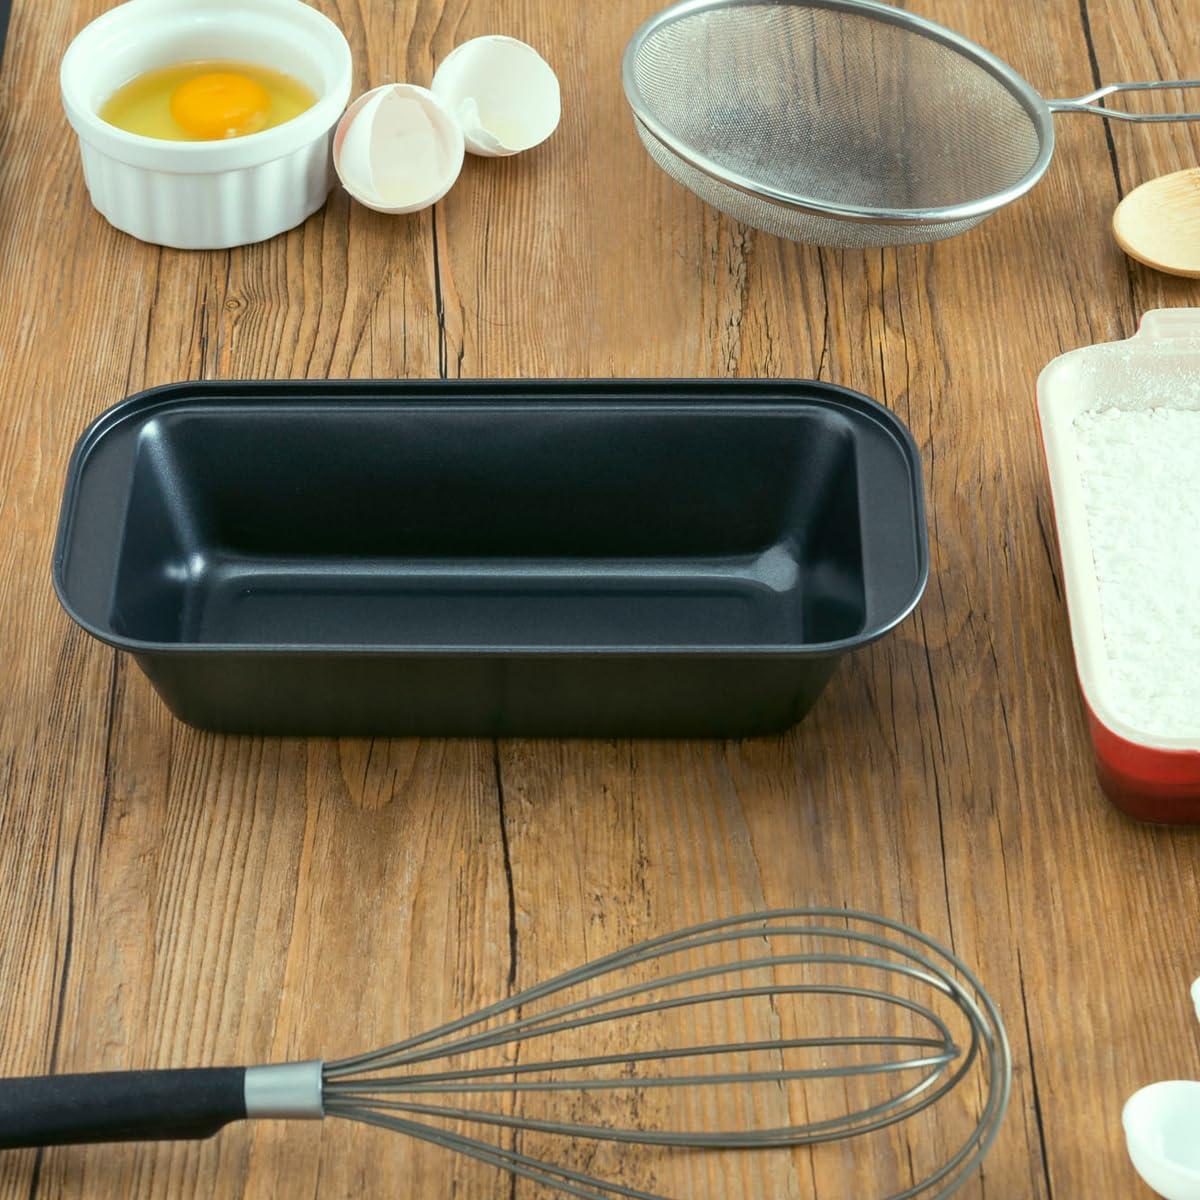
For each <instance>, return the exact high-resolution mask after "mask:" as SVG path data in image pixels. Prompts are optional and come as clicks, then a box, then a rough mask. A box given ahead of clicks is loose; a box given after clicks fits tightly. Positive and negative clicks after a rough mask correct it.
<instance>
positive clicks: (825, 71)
mask: <svg viewBox="0 0 1200 1200" xmlns="http://www.w3.org/2000/svg"><path fill="white" fill-rule="evenodd" d="M624 74H625V90H626V95H627V96H628V98H629V102H630V104H631V106H632V107H633V110H634V114H635V116H636V117H637V122H638V132H639V134H640V135H641V138H642V141H643V142H644V143H645V145H646V148H647V149H648V150H649V152H650V154H651V155H652V156H653V158H654V160H655V161H656V162H657V163H658V164H659V166H660V167H662V168H663V170H665V171H666V172H667V173H668V174H669V175H671V176H672V177H673V178H675V179H676V180H678V181H679V182H680V183H682V184H683V185H684V186H685V187H688V188H690V189H691V190H692V191H693V192H695V193H696V194H697V195H698V196H700V197H701V199H703V200H705V201H706V202H707V203H709V204H711V205H713V206H714V207H715V208H718V209H720V210H721V211H723V212H726V213H728V214H729V215H730V216H733V217H735V218H737V219H738V220H740V221H743V222H745V223H747V224H749V225H753V226H756V227H757V228H759V229H763V230H766V231H767V232H769V233H773V234H777V235H779V236H782V237H787V238H791V239H793V240H796V241H803V242H815V243H817V244H820V245H826V246H852V247H865V246H881V245H896V244H902V243H908V242H927V241H934V240H937V239H939V238H945V237H951V236H953V235H954V234H958V233H962V232H964V231H966V230H967V229H970V228H971V227H972V226H973V225H975V224H976V223H977V222H979V221H981V220H982V219H983V218H984V217H986V216H988V215H989V214H990V213H992V212H994V211H995V210H996V209H997V208H999V207H1001V206H1002V205H1004V204H1007V203H1008V202H1009V201H1011V200H1014V199H1016V198H1017V197H1018V196H1020V195H1022V194H1024V193H1025V192H1026V191H1028V190H1029V189H1030V188H1031V187H1033V185H1034V184H1035V183H1036V182H1037V181H1038V179H1039V178H1040V177H1041V175H1042V173H1043V172H1044V171H1045V169H1046V167H1047V166H1048V165H1049V162H1050V158H1051V156H1052V154H1053V151H1054V124H1053V119H1052V116H1051V113H1052V110H1055V109H1060V108H1061V109H1063V110H1074V111H1091V112H1100V113H1104V114H1105V115H1114V116H1120V115H1125V114H1120V113H1109V112H1107V110H1104V109H1099V108H1097V107H1095V106H1094V105H1089V104H1087V103H1086V100H1090V99H1094V97H1088V98H1085V99H1084V100H1080V101H1063V102H1056V103H1053V104H1052V103H1047V101H1045V100H1043V99H1042V98H1041V97H1040V96H1039V95H1038V94H1037V93H1036V92H1035V91H1034V90H1033V88H1032V87H1030V85H1029V84H1028V83H1026V82H1025V81H1024V80H1023V79H1022V78H1021V77H1020V76H1019V75H1017V74H1016V73H1015V72H1014V71H1013V70H1011V68H1009V67H1007V66H1006V65H1005V64H1004V63H1002V62H1000V61H999V60H998V59H996V58H995V57H993V56H992V55H991V54H989V53H988V52H987V51H986V50H983V49H982V48H981V47H979V46H976V45H975V44H974V43H973V42H970V41H968V40H966V39H965V38H962V37H959V36H958V35H957V34H954V33H952V32H950V31H949V30H946V29H943V28H942V27H941V26H938V25H935V24H933V23H932V22H929V21H925V20H923V19H922V18H920V17H916V16H913V15H912V14H910V13H906V12H903V11H901V10H899V9H895V8H892V7H890V6H888V5H884V4H879V3H875V2H873V0H684V2H683V3H680V4H677V5H675V6H674V7H673V8H671V9H668V10H667V11H666V12H664V13H661V14H660V15H659V16H657V17H655V18H652V19H651V20H650V21H648V22H647V23H646V24H645V25H644V26H643V27H642V28H641V30H639V32H638V33H637V35H636V36H635V37H634V39H633V41H632V42H631V43H630V45H629V48H628V50H627V51H626V55H625V64H624ZM1121 86H1124V85H1121ZM1138 86H1143V85H1138ZM1152 86H1156V87H1157V86H1179V85H1152ZM1113 90H1116V89H1113ZM1179 115H1180V116H1188V115H1191V114H1179ZM1127 119H1136V118H1129V117H1128V116H1127ZM1156 119H1165V118H1162V117H1158V118H1156Z"/></svg>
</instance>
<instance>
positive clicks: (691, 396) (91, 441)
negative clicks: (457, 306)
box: [52, 379, 929, 658]
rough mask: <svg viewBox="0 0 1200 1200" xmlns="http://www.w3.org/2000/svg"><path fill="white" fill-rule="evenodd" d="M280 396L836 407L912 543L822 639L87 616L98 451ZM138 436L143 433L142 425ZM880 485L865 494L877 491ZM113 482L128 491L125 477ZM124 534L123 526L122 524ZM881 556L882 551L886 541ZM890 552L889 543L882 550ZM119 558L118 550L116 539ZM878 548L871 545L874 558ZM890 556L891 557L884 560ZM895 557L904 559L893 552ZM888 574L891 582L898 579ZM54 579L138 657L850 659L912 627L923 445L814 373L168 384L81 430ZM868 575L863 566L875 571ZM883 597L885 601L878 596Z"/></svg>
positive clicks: (103, 633)
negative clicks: (618, 640)
mask: <svg viewBox="0 0 1200 1200" xmlns="http://www.w3.org/2000/svg"><path fill="white" fill-rule="evenodd" d="M275 405H278V408H279V412H280V414H283V413H285V412H286V410H288V409H289V408H292V409H294V410H296V409H299V410H302V411H305V412H307V411H310V410H311V411H313V412H316V411H326V412H327V413H329V414H332V413H333V412H334V410H336V413H337V416H336V420H338V421H343V420H344V421H345V422H347V423H349V422H353V421H354V419H355V414H356V413H364V412H367V413H372V412H379V411H386V410H394V411H395V415H396V419H397V420H404V419H405V415H406V414H407V413H415V412H418V411H430V410H439V409H442V408H444V409H445V410H446V411H453V410H456V409H466V408H468V407H470V408H473V409H474V410H476V411H480V412H483V411H492V410H494V411H495V412H496V413H497V414H511V413H514V412H522V411H527V412H529V413H530V414H532V415H533V417H534V419H536V417H537V415H538V414H548V413H554V412H560V413H562V412H594V413H596V414H601V413H603V414H605V415H609V414H616V413H619V412H621V411H629V412H631V413H635V412H648V411H661V412H662V413H664V414H675V415H679V414H684V413H690V412H708V413H714V412H722V413H727V415H730V416H734V415H737V416H745V417H746V418H750V417H751V416H752V415H753V414H754V411H755V410H756V409H758V410H762V411H766V410H771V411H772V412H774V411H776V410H780V411H782V410H783V409H786V408H790V407H795V408H797V409H799V408H811V409H817V410H824V411H827V412H829V413H834V414H838V415H839V416H840V417H841V418H844V419H845V420H846V421H847V422H848V427H849V428H851V429H857V430H859V431H860V432H861V431H866V430H868V429H869V430H872V431H874V432H875V433H876V434H882V435H884V437H885V440H886V441H887V442H889V443H890V445H891V447H892V449H893V450H894V451H895V453H896V455H897V456H898V461H899V462H900V463H902V464H903V471H904V474H905V476H906V479H907V483H906V485H905V488H904V495H903V496H900V495H894V496H891V497H889V498H888V501H887V503H888V504H889V505H891V506H892V507H893V512H892V514H891V516H889V518H888V520H889V521H890V522H891V523H892V524H893V525H894V526H897V527H902V528H903V529H904V530H905V538H906V539H908V540H909V542H910V544H909V545H908V547H907V548H905V550H904V553H903V554H901V555H899V557H900V558H907V560H908V561H907V562H906V563H905V564H904V565H901V566H897V565H896V562H895V561H892V562H887V561H883V562H881V563H872V564H871V568H870V572H871V574H872V575H873V576H874V578H864V588H872V587H876V590H878V591H879V592H880V594H883V593H886V598H885V599H883V600H881V601H879V603H877V604H872V597H870V596H869V597H868V599H867V601H866V602H865V603H867V605H868V608H869V609H870V611H869V612H868V613H867V619H866V620H865V622H864V626H863V628H861V629H860V630H859V631H857V632H856V633H854V634H853V635H852V636H845V637H839V638H836V639H831V640H824V641H818V642H803V641H801V642H793V643H778V644H777V643H771V642H729V643H709V642H700V643H689V642H679V643H671V642H669V641H663V642H650V643H636V642H633V643H628V644H607V643H606V644H589V643H588V642H587V641H586V640H578V641H572V642H563V643H556V644H529V645H527V644H521V643H517V644H505V643H503V642H499V641H498V642H496V643H494V644H489V645H480V644H477V643H468V644H459V643H455V642H453V641H447V642H440V643H437V644H432V643H429V644H427V643H424V642H416V643H409V642H405V641H401V640H397V641H395V642H381V641H375V642H364V643H358V642H346V641H327V642H318V641H313V642H309V641H303V640H300V641H296V640H280V641H266V640H264V641H259V642H253V643H250V642H245V641H182V640H181V641H170V640H155V639H152V638H141V637H133V636H128V635H126V634H122V633H121V632H119V631H116V630H114V629H113V628H111V627H109V625H107V624H106V623H105V622H103V621H99V620H95V619H91V618H89V617H88V616H87V615H85V614H84V613H82V612H80V611H79V608H78V606H77V604H76V603H75V599H74V597H73V596H72V589H71V587H70V585H69V583H68V581H67V578H66V573H67V564H68V560H69V558H70V556H71V555H72V554H73V553H75V552H76V551H77V549H78V547H77V546H76V540H77V537H78V529H77V525H78V519H79V504H80V495H81V486H82V480H83V477H84V475H85V474H86V473H87V472H88V471H89V470H90V469H91V468H92V466H93V460H94V457H95V455H96V453H97V450H98V448H103V447H104V446H105V445H106V443H107V442H108V441H109V440H111V439H113V438H115V437H118V436H128V431H129V430H135V431H136V430H137V429H138V428H140V427H142V426H145V425H146V424H147V423H149V422H150V421H152V420H154V419H156V418H157V417H160V416H162V415H164V414H175V413H185V412H186V413H189V414H192V415H197V414H208V413H212V412H214V410H220V411H222V412H233V411H236V410H238V409H239V408H240V409H244V410H246V411H249V410H251V409H254V410H256V411H257V410H260V409H263V408H264V407H269V406H275ZM133 436H134V437H136V436H137V435H136V433H134V434H133ZM872 482H873V481H872V480H865V481H863V484H862V490H864V491H865V492H867V493H869V492H870V490H871V485H872ZM114 486H123V484H122V482H121V481H117V482H116V483H115V484H114ZM110 533H112V534H113V536H114V537H116V536H118V531H115V530H112V531H110ZM873 549H874V550H876V551H878V550H879V549H880V547H874V548H873ZM883 549H884V550H886V549H887V547H883ZM112 552H113V553H116V547H115V546H113V547H112ZM867 553H868V548H866V547H864V549H863V554H864V556H865V555H866V554H867ZM883 557H884V558H885V559H886V558H887V555H886V554H885V555H884V556H883ZM892 557H893V559H894V558H895V557H897V556H895V555H893V556H892ZM889 572H890V575H891V577H890V578H887V577H888V575H889ZM52 573H53V581H54V587H55V590H56V592H57V595H58V598H59V600H60V602H61V604H62V606H63V608H64V609H65V611H66V612H67V614H68V615H69V616H70V617H71V618H72V620H73V621H75V623H76V624H78V625H79V626H80V627H81V628H83V629H84V630H85V631H86V632H88V633H90V634H91V635H92V636H93V637H95V638H97V639H98V640H100V641H101V642H104V643H106V644H107V645H110V646H113V647H115V648H117V649H120V650H124V651H128V652H131V653H133V654H135V655H169V656H173V657H174V656H179V657H184V656H206V657H211V656H215V655H236V656H246V655H305V656H313V657H317V656H337V657H347V658H348V657H372V656H397V657H399V656H402V657H409V656H421V657H429V656H435V657H444V656H467V657H480V658H487V657H525V656H530V657H540V656H564V655H566V656H586V657H591V656H598V657H615V656H616V657H619V656H636V657H641V656H696V655H701V656H715V657H749V658H777V657H780V656H784V657H792V658H825V657H832V656H838V655H841V654H843V653H846V652H848V651H850V650H853V649H855V648H857V647H859V646H863V645H866V644H868V643H870V642H873V641H875V640H877V639H878V638H881V637H883V636H884V635H886V634H887V633H889V632H890V631H891V630H892V629H894V628H895V627H896V626H897V625H898V624H900V623H901V622H902V621H903V620H904V619H905V618H906V617H907V616H909V615H910V614H911V612H912V611H913V609H914V608H915V607H916V605H917V603H918V602H919V600H920V598H921V595H922V594H923V592H924V589H925V586H926V583H927V580H928V574H929V559H928V544H927V531H926V519H925V499H924V489H923V483H922V474H921V463H920V454H919V451H918V449H917V446H916V443H915V442H914V440H913V437H912V435H911V433H910V432H909V430H908V429H907V427H906V426H905V424H904V423H903V422H902V421H901V420H900V419H899V418H898V417H897V416H895V415H894V414H893V413H892V412H891V411H890V410H888V409H887V408H885V407H883V406H882V405H880V404H878V403H877V402H876V401H874V400H872V399H870V398H869V397H867V396H864V395H862V394H860V393H857V392H853V391H850V390H848V389H845V388H840V387H837V386H835V385H832V384H826V383H821V382H816V381H791V380H788V381H772V380H702V379H696V380H687V379H664V380H619V379H614V380H478V381H441V380H431V381H383V380H378V381H364V380H345V381H342V380H328V381H325V380H322V381H283V380H280V381H228V382H226V381H202V382H183V383H178V384H169V385H165V386H163V387H158V388H154V389H150V390H148V391H145V392H141V393H138V394H136V395H133V396H131V397H129V398H127V399H125V400H123V401H121V402H120V403H118V404H116V405H114V406H113V407H111V408H109V409H108V410H106V411H105V412H103V413H102V414H101V415H100V416H98V417H97V418H96V419H95V420H94V421H93V422H92V423H91V424H90V425H89V426H88V428H87V429H86V430H85V431H84V433H83V434H82V435H81V436H80V438H79V440H78V442H77V444H76V446H75V449H74V452H73V453H72V456H71V459H70V464H69V467H68V471H67V478H66V483H65V487H64V494H63V500H62V506H61V510H60V516H59V525H58V533H57V537H56V541H55V548H54V561H53V572H52ZM867 574H868V571H867V567H866V565H865V564H864V577H865V576H866V575H867ZM874 599H878V597H875V598H874Z"/></svg>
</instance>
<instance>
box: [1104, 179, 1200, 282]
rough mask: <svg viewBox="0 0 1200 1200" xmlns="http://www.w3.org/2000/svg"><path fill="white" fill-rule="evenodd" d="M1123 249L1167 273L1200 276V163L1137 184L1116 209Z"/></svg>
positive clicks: (1117, 232) (1115, 230) (1115, 223)
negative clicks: (1196, 165) (1184, 169)
mask: <svg viewBox="0 0 1200 1200" xmlns="http://www.w3.org/2000/svg"><path fill="white" fill-rule="evenodd" d="M1113 233H1114V234H1115V235H1116V238H1117V241H1118V243H1120V246H1121V249H1122V250H1124V251H1125V253H1126V254H1128V255H1129V256H1130V257H1131V258H1136V259H1137V260H1138V262H1144V263H1145V264H1146V265H1147V266H1148V267H1153V268H1154V269H1155V270H1156V271H1165V272H1166V273H1167V274H1168V275H1187V276H1190V277H1191V278H1200V167H1189V168H1188V169H1187V170H1186V171H1175V172H1174V173H1173V174H1171V175H1163V176H1161V177H1159V178H1158V179H1151V180H1150V182H1149V183H1143V184H1142V186H1141V187H1138V188H1134V190H1133V191H1132V192H1130V193H1129V195H1128V196H1126V197H1125V199H1124V200H1122V201H1121V203H1120V204H1118V205H1117V211H1116V212H1115V213H1114V214H1113Z"/></svg>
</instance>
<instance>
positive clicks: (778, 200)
mask: <svg viewBox="0 0 1200 1200" xmlns="http://www.w3.org/2000/svg"><path fill="white" fill-rule="evenodd" d="M721 8H824V9H833V10H835V11H838V12H848V13H855V14H857V15H859V16H867V17H870V18H873V19H875V20H879V21H884V22H887V23H889V24H892V25H898V26H900V27H902V28H904V29H907V30H909V31H911V32H914V33H917V34H919V35H921V36H924V37H928V38H930V39H932V40H933V41H936V42H940V43H941V44H942V45H945V46H949V47H950V48H951V49H953V50H955V51H957V52H958V53H959V54H961V55H963V57H965V58H967V59H969V60H970V61H971V62H973V63H974V64H975V65H976V66H979V67H982V68H983V69H984V70H985V71H987V72H988V74H989V75H991V76H992V77H993V78H994V79H996V80H997V81H998V82H999V83H1001V84H1002V85H1003V86H1004V87H1006V88H1007V89H1008V91H1009V93H1010V94H1011V95H1012V96H1013V97H1014V98H1015V99H1016V100H1017V101H1018V102H1019V103H1020V104H1021V106H1022V107H1023V108H1024V109H1025V111H1026V112H1027V113H1028V114H1029V118H1030V120H1031V121H1032V122H1033V126H1034V128H1035V130H1036V131H1037V135H1038V146H1039V149H1038V156H1037V158H1036V159H1035V160H1034V163H1033V165H1032V166H1031V167H1030V168H1029V170H1028V172H1026V174H1025V175H1024V177H1023V178H1021V179H1020V180H1018V181H1017V182H1016V183H1015V184H1013V185H1012V186H1011V187H1007V188H1004V189H1003V190H1001V191H999V192H993V193H991V194H990V195H988V196H983V197H981V198H979V199H978V200H970V201H965V202H963V203H961V204H951V205H947V206H945V207H942V208H866V207H862V206H858V205H851V204H837V203H833V202H830V201H825V200H817V199H815V198H813V197H811V196H798V195H795V194H794V193H791V192H785V191H781V190H780V189H778V188H774V187H771V186H770V185H769V184H765V183H758V182H755V181H754V180H752V179H749V178H747V177H746V176H745V175H742V174H741V173H740V172H738V171H734V170H732V169H730V168H729V167H725V166H723V165H722V164H721V163H719V162H717V161H716V160H714V159H712V158H711V157H709V156H708V155H706V154H704V153H703V152H702V151H700V150H697V149H696V148H695V147H694V146H691V145H689V144H688V143H687V142H684V141H682V140H681V139H680V138H678V137H676V136H675V135H674V134H673V133H672V132H671V131H670V130H669V129H667V128H666V127H665V126H664V125H663V124H662V123H661V122H659V121H658V120H657V118H655V117H654V116H653V115H652V114H651V113H650V111H649V109H648V106H647V104H646V99H645V97H644V96H643V94H642V90H641V88H640V87H639V86H638V82H637V76H636V62H637V58H638V55H639V54H640V53H641V50H642V48H643V47H644V46H645V45H646V43H647V42H648V41H649V40H650V39H651V38H652V37H653V36H654V35H655V34H656V33H657V32H658V31H659V30H660V29H663V28H665V27H666V26H668V25H671V24H674V23H675V22H676V21H679V20H682V19H683V18H684V17H689V16H693V15H694V14H696V13H700V12H708V11H711V10H714V9H721ZM621 79H622V83H623V85H624V89H625V99H626V100H627V101H628V103H629V107H630V108H631V109H632V110H633V115H634V119H635V120H636V121H637V123H638V125H639V126H640V127H641V128H642V129H643V130H645V131H646V133H648V134H649V135H650V136H651V137H653V138H654V140H655V141H657V142H658V143H659V144H660V145H662V146H663V147H664V148H665V149H667V150H669V151H670V152H671V153H672V154H674V155H675V156H676V157H678V158H680V159H682V160H683V161H684V162H685V163H687V164H688V165H689V166H692V167H694V168H695V169H696V170H697V171H700V172H701V173H702V174H704V175H707V176H708V177H709V178H710V179H713V180H715V181H716V182H717V183H721V184H724V185H726V186H727V187H732V188H734V189H736V190H737V191H739V192H743V193H745V194H746V195H748V196H753V197H755V198H756V199H759V200H765V201H767V202H768V203H770V204H775V205H777V206H779V207H782V208H787V209H790V210H791V211H793V212H800V213H807V214H809V215H812V216H821V217H831V218H834V219H839V220H844V221H854V222H860V223H874V224H881V225H907V226H921V225H937V224H941V223H943V222H952V221H970V220H975V221H978V220H982V219H983V218H984V217H987V216H990V215H991V214H992V213H994V212H995V211H996V210H997V209H1000V208H1003V207H1004V206H1005V205H1006V204H1011V203H1012V202H1013V201H1014V200H1018V199H1020V197H1022V196H1024V195H1025V193H1026V192H1028V191H1030V190H1031V189H1032V188H1033V187H1034V186H1035V185H1036V184H1037V183H1038V181H1039V180H1040V179H1041V177H1042V176H1043V175H1044V174H1045V173H1046V169H1047V168H1048V167H1049V166H1050V160H1051V159H1052V158H1053V157H1054V117H1053V114H1052V112H1051V109H1050V105H1049V104H1048V103H1047V102H1046V100H1045V99H1043V97H1042V96H1041V94H1040V93H1039V92H1038V91H1037V90H1036V89H1035V88H1034V87H1033V86H1032V85H1031V84H1030V83H1029V82H1028V81H1027V80H1026V79H1025V78H1024V77H1023V76H1021V75H1018V74H1017V72H1016V71H1014V70H1013V68H1012V67H1010V66H1009V65H1008V63H1006V62H1004V61H1003V60H1002V59H1000V58H997V57H996V56H995V55H994V54H992V53H991V51H989V50H985V49H984V48H983V47H982V46H980V45H979V44H978V43H976V42H973V41H971V39H970V38H967V37H963V35H962V34H959V33H955V32H954V31H953V30H952V29H947V28H946V27H945V26H944V25H939V24H938V23H937V22H936V21H931V20H929V19H928V18H927V17H921V16H917V15H916V14H915V13H910V12H905V11H904V10H903V9H899V8H895V7H893V6H892V5H890V4H883V3H880V2H879V0H679V2H678V3H676V4H673V5H671V6H670V7H668V8H665V9H663V10H662V11H661V12H659V13H656V14H655V15H654V16H652V17H650V18H649V19H648V20H646V21H644V22H643V23H642V24H641V26H639V28H638V29H637V31H636V32H635V33H634V35H633V37H632V38H630V40H629V43H628V45H627V46H626V47H625V53H624V55H623V56H622V60H621Z"/></svg>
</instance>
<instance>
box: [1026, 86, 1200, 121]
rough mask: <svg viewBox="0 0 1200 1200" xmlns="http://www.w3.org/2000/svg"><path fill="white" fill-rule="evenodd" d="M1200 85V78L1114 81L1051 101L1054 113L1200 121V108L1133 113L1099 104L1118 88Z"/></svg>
mask: <svg viewBox="0 0 1200 1200" xmlns="http://www.w3.org/2000/svg"><path fill="white" fill-rule="evenodd" d="M1191 88H1200V79H1159V80H1155V81H1154V82H1153V83H1110V84H1108V85H1107V86H1106V87H1102V88H1097V89H1096V90H1095V91H1094V92H1088V94H1087V95H1086V96H1079V97H1077V98H1076V99H1074V100H1049V101H1047V104H1048V106H1049V108H1050V111H1051V112H1054V113H1060V112H1061V113H1094V114H1096V115H1097V116H1100V117H1111V118H1112V119H1113V120H1114V121H1147V122H1148V121H1156V122H1161V121H1200V112H1177V113H1131V112H1123V111H1122V110H1121V109H1119V108H1106V107H1105V106H1104V105H1102V104H1097V103H1096V102H1097V101H1098V100H1103V99H1104V97H1105V96H1114V95H1116V94H1117V93H1118V92H1185V91H1188V90H1189V89H1191Z"/></svg>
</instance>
